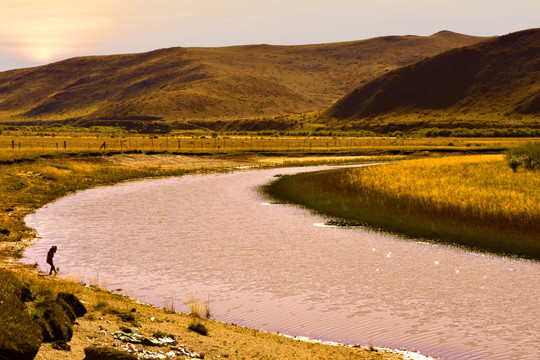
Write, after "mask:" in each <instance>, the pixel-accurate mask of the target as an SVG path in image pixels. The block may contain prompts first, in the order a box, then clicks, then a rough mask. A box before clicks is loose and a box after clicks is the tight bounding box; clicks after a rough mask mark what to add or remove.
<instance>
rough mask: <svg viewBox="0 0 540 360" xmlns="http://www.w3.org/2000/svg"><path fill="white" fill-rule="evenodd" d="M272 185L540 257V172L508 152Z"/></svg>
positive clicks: (359, 217)
mask: <svg viewBox="0 0 540 360" xmlns="http://www.w3.org/2000/svg"><path fill="white" fill-rule="evenodd" d="M300 189H302V190H301V191H300ZM268 191H269V193H270V194H272V195H273V196H275V197H277V198H279V199H282V200H287V201H291V202H294V203H298V204H302V205H304V206H306V207H308V208H311V209H315V210H317V211H319V212H321V213H324V214H327V215H330V216H335V217H341V218H345V219H348V220H352V221H355V222H357V223H361V224H366V225H369V226H372V227H374V228H377V229H383V230H388V231H391V232H395V233H398V234H405V235H408V236H412V237H415V238H425V239H430V240H433V241H439V242H440V241H442V242H445V243H451V244H457V245H460V246H466V247H468V248H471V249H474V250H480V251H489V252H494V253H498V254H505V255H515V256H521V257H526V258H531V259H537V260H538V259H540V238H539V236H538V234H540V176H539V175H538V172H534V171H525V170H522V171H518V172H517V173H514V172H513V171H512V170H511V169H510V167H508V165H507V164H506V163H505V162H504V158H503V156H502V155H483V156H480V155H478V156H466V157H463V156H458V157H441V158H428V159H419V160H407V161H402V162H397V163H392V164H385V165H382V166H376V167H369V168H361V169H360V168H359V169H347V170H337V171H329V172H322V173H309V174H300V175H296V176H290V177H283V178H281V179H279V180H278V181H276V182H274V183H273V184H271V185H270V186H269V187H268Z"/></svg>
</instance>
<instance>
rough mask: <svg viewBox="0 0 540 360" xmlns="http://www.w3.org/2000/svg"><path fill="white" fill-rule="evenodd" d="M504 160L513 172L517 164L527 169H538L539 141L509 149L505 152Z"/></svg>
mask: <svg viewBox="0 0 540 360" xmlns="http://www.w3.org/2000/svg"><path fill="white" fill-rule="evenodd" d="M506 162H507V163H508V166H510V168H511V169H512V170H513V171H514V172H516V171H517V169H518V167H519V166H523V167H524V168H525V169H527V170H540V142H534V143H527V144H525V145H523V146H520V147H517V148H513V149H509V150H508V151H507V152H506Z"/></svg>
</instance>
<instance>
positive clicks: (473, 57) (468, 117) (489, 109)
mask: <svg viewBox="0 0 540 360" xmlns="http://www.w3.org/2000/svg"><path fill="white" fill-rule="evenodd" d="M447 34H448V32H446V31H442V32H439V33H437V34H434V35H433V36H447ZM326 114H327V115H328V116H330V117H334V118H338V119H366V118H371V119H372V120H373V121H380V120H381V119H383V120H386V121H391V120H390V119H396V121H403V120H404V119H406V118H409V121H413V120H414V121H418V120H421V119H422V118H423V119H428V118H432V119H434V121H439V122H440V121H441V120H445V122H446V124H447V125H449V124H450V125H451V126H459V125H460V123H463V122H469V123H470V122H477V123H479V125H481V123H485V124H491V125H496V123H497V122H498V121H501V120H505V121H507V120H508V119H513V120H514V121H515V122H516V124H519V121H520V119H522V118H526V119H528V120H527V122H526V125H535V124H536V125H537V126H540V123H539V117H538V115H540V29H529V30H524V31H519V32H515V33H511V34H508V35H505V36H501V37H497V38H495V39H492V40H488V41H485V42H481V43H478V44H475V45H471V46H467V47H463V48H458V49H453V50H449V51H447V52H445V53H442V54H439V55H436V56H433V57H431V58H428V59H425V60H422V61H419V62H417V63H414V64H412V65H408V66H405V67H403V68H399V69H396V70H394V71H391V72H389V73H387V74H384V75H381V76H380V77H378V78H376V79H373V80H371V81H370V82H369V83H367V84H365V85H363V86H360V87H358V88H356V89H355V90H353V91H351V92H350V93H349V94H347V95H346V96H345V97H343V98H342V99H341V100H339V101H338V102H336V104H334V105H333V106H332V107H330V109H328V111H327V112H326ZM526 115H529V116H526ZM426 121H428V120H426Z"/></svg>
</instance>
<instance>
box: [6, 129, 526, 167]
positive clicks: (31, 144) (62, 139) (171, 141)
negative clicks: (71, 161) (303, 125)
mask: <svg viewBox="0 0 540 360" xmlns="http://www.w3.org/2000/svg"><path fill="white" fill-rule="evenodd" d="M45 133H46V134H47V135H40V136H37V135H36V133H31V132H26V131H22V130H18V131H4V132H3V133H2V134H1V135H0V161H12V160H16V159H25V158H36V157H39V156H42V155H48V156H53V155H60V154H63V153H70V154H71V153H85V152H86V153H96V152H102V153H106V152H108V151H115V152H118V151H143V152H149V151H155V152H164V151H167V152H173V153H185V154H190V153H234V152H240V153H241V152H282V153H287V152H293V151H301V152H321V153H329V154H331V153H335V152H359V153H364V154H366V153H367V154H371V153H377V152H379V153H380V152H385V151H392V152H394V153H400V152H401V153H413V152H420V151H441V152H454V151H471V152H474V151H502V150H505V149H507V148H509V147H513V146H518V145H519V144H522V143H525V142H527V141H530V140H528V139H527V138H404V137H398V138H396V137H352V136H340V137H331V136H312V137H306V136H239V135H230V136H218V137H216V138H212V136H211V135H210V134H206V135H203V136H186V135H183V134H177V135H174V134H171V135H160V136H158V135H146V136H144V135H138V134H129V133H113V134H107V133H99V132H97V133H90V132H89V133H86V132H81V133H62V132H57V133H54V132H45Z"/></svg>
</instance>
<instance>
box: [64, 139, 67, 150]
mask: <svg viewBox="0 0 540 360" xmlns="http://www.w3.org/2000/svg"><path fill="white" fill-rule="evenodd" d="M66 148H67V143H66V140H64V149H66Z"/></svg>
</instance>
